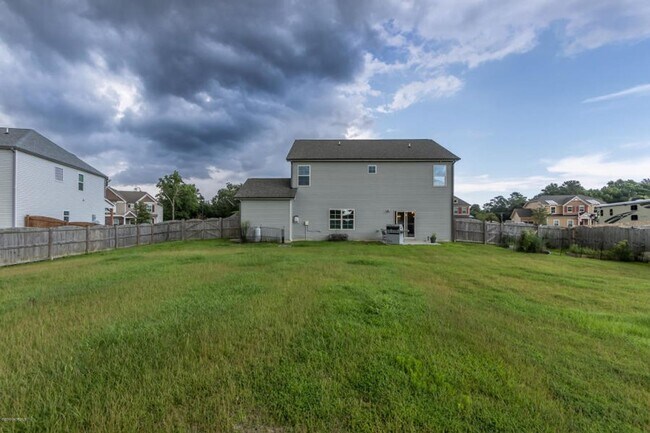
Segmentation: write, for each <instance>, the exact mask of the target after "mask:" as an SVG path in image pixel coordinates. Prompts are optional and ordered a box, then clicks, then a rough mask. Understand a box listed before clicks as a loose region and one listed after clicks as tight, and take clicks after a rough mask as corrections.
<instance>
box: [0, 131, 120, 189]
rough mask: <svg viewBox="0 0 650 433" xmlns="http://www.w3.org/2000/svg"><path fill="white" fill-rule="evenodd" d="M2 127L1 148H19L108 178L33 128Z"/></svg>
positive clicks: (0, 133) (0, 135) (0, 134)
mask: <svg viewBox="0 0 650 433" xmlns="http://www.w3.org/2000/svg"><path fill="white" fill-rule="evenodd" d="M6 131H7V128H0V149H17V150H20V151H21V152H25V153H29V154H30V155H34V156H38V157H41V158H43V159H47V160H49V161H52V162H56V163H59V164H62V165H67V166H68V167H72V168H76V169H78V170H82V171H85V172H87V173H92V174H95V175H97V176H101V177H103V178H106V179H107V178H108V176H106V175H105V174H104V173H102V172H100V171H99V170H97V169H96V168H94V167H92V166H90V165H89V164H87V163H85V162H83V161H82V160H81V159H79V158H78V157H77V156H76V155H74V154H72V153H70V152H68V151H67V150H65V149H63V148H62V147H61V146H59V145H57V144H55V143H53V142H52V141H50V140H48V139H47V138H45V137H44V136H42V135H41V134H39V133H38V132H36V131H34V130H33V129H19V128H9V133H8V134H6V133H5V132H6Z"/></svg>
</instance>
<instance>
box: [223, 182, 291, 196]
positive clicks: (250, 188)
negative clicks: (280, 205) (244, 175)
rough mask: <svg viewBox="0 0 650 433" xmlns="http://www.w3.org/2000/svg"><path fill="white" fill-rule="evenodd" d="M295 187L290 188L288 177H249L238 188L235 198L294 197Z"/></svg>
mask: <svg viewBox="0 0 650 433" xmlns="http://www.w3.org/2000/svg"><path fill="white" fill-rule="evenodd" d="M295 196H296V189H295V188H291V179H288V178H251V179H248V180H247V181H246V182H245V183H244V184H243V185H242V186H241V188H239V191H238V192H237V194H235V198H294V197H295Z"/></svg>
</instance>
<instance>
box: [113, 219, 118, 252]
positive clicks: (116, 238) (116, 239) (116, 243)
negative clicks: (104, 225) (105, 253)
mask: <svg viewBox="0 0 650 433" xmlns="http://www.w3.org/2000/svg"><path fill="white" fill-rule="evenodd" d="M113 227H115V249H117V246H118V245H119V243H118V234H117V228H118V227H119V226H117V225H116V226H113Z"/></svg>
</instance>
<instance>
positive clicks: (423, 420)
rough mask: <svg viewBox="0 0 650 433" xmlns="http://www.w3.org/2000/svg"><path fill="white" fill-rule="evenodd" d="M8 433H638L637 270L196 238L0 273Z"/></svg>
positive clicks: (645, 353) (641, 347)
mask: <svg viewBox="0 0 650 433" xmlns="http://www.w3.org/2000/svg"><path fill="white" fill-rule="evenodd" d="M0 418H28V419H29V420H28V421H26V422H25V421H7V420H5V421H1V420H0V430H8V431H56V432H59V431H187V432H204V431H234V432H290V431H299V432H301V431H304V432H312V431H350V432H363V431H400V432H401V431H458V432H466V431H489V432H492V431H511V432H523V431H536V432H537V431H552V432H556V431H567V432H579V431H588V432H598V431H602V432H626V431H648V430H650V266H648V265H647V264H639V263H618V262H603V261H597V260H587V259H576V258H572V257H567V256H559V255H550V256H546V255H526V254H520V253H514V252H512V251H509V250H505V249H501V248H497V247H492V246H483V245H463V244H446V245H442V246H427V245H424V246H407V247H395V246H393V247H391V246H384V245H376V244H363V243H302V244H295V245H293V246H291V247H279V246H277V245H236V244H230V243H227V242H222V241H196V242H182V243H169V244H163V245H156V246H148V247H139V248H132V249H127V250H120V251H112V252H107V253H100V254H93V255H88V256H80V257H73V258H67V259H62V260H56V261H54V262H46V263H36V264H30V265H22V266H15V267H9V268H2V269H0Z"/></svg>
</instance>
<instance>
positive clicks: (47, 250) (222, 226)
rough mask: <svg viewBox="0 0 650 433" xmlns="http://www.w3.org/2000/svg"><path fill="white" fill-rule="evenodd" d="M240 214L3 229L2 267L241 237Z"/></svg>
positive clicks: (0, 248) (1, 238)
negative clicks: (127, 249) (190, 241)
mask: <svg viewBox="0 0 650 433" xmlns="http://www.w3.org/2000/svg"><path fill="white" fill-rule="evenodd" d="M239 236H240V231H239V215H238V214H236V215H233V216H231V217H228V218H213V219H206V220H185V221H166V222H162V223H159V224H138V225H122V226H92V227H91V226H87V227H73V226H63V227H51V228H11V229H2V230H0V266H3V265H13V264H18V263H28V262H36V261H39V260H48V259H55V258H58V257H65V256H70V255H75V254H86V253H91V252H95V251H104V250H109V249H115V248H126V247H131V246H136V245H148V244H156V243H160V242H169V241H180V240H189V239H220V238H225V239H232V238H239Z"/></svg>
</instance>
